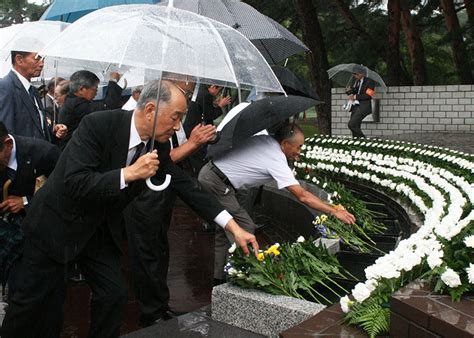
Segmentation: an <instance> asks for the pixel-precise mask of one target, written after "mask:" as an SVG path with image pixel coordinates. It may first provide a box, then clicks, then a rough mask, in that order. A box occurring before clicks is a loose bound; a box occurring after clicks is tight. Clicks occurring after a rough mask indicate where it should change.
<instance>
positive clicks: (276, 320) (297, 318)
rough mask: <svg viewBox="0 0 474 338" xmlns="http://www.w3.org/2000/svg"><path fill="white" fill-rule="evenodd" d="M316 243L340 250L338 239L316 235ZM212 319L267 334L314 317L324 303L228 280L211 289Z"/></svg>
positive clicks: (275, 334) (273, 333)
mask: <svg viewBox="0 0 474 338" xmlns="http://www.w3.org/2000/svg"><path fill="white" fill-rule="evenodd" d="M315 243H316V245H323V246H325V247H326V248H327V249H328V251H329V252H331V253H332V254H335V253H336V252H338V251H339V241H338V240H335V239H326V238H323V239H317V240H316V241H315ZM211 305H212V308H211V313H212V319H213V320H217V321H220V322H224V323H227V324H230V325H233V326H237V327H240V328H242V329H246V330H249V331H252V332H256V333H259V334H263V335H266V336H271V337H277V336H278V334H279V333H280V332H282V331H284V330H286V329H288V328H290V327H293V326H295V325H298V324H299V323H301V322H302V321H304V320H306V319H308V318H310V317H313V316H314V315H316V314H317V313H318V312H320V311H322V310H323V309H324V308H326V306H325V305H321V304H317V303H313V302H309V301H305V300H301V299H296V298H293V297H287V296H276V295H271V294H268V293H265V292H262V291H257V290H253V289H243V288H241V287H237V286H233V285H231V284H230V283H227V284H222V285H219V286H216V287H214V289H213V290H212V304H211Z"/></svg>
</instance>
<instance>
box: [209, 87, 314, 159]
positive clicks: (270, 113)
mask: <svg viewBox="0 0 474 338" xmlns="http://www.w3.org/2000/svg"><path fill="white" fill-rule="evenodd" d="M319 103H321V102H320V101H316V100H313V99H310V98H307V97H303V96H293V95H288V96H270V97H267V98H264V99H262V100H258V101H254V102H252V103H250V104H249V105H248V106H247V107H245V108H244V109H242V110H241V111H240V112H239V113H238V114H237V115H236V116H235V117H234V118H233V119H232V120H230V121H229V122H228V123H227V124H226V125H225V126H224V128H222V130H221V131H220V135H219V140H218V141H217V143H215V144H213V145H211V146H209V148H208V151H207V154H208V156H209V157H211V158H212V157H215V156H217V155H219V154H221V153H224V152H227V151H229V150H230V149H232V148H234V147H236V146H238V145H239V144H242V142H244V141H245V140H246V139H248V138H249V137H252V136H253V135H254V134H256V133H258V132H260V131H262V130H264V129H272V128H274V127H276V126H277V125H278V124H280V123H282V122H283V121H284V120H286V119H287V118H289V117H291V116H293V115H295V114H298V113H300V112H302V111H304V110H306V109H308V108H310V107H313V106H315V105H317V104H319Z"/></svg>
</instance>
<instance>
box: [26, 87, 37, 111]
mask: <svg viewBox="0 0 474 338" xmlns="http://www.w3.org/2000/svg"><path fill="white" fill-rule="evenodd" d="M28 94H29V95H30V98H31V100H32V101H33V104H34V105H35V107H36V97H35V91H34V90H33V86H30V88H29V89H28Z"/></svg>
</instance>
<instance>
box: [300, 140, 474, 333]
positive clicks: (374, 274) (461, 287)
mask: <svg viewBox="0 0 474 338" xmlns="http://www.w3.org/2000/svg"><path fill="white" fill-rule="evenodd" d="M303 150H304V151H303V152H304V153H303V156H302V158H301V162H298V163H295V166H296V168H298V169H302V170H304V171H305V172H306V173H307V174H306V176H305V179H306V180H308V181H309V182H316V181H317V180H318V178H316V177H312V176H311V175H310V174H309V173H311V172H318V173H319V174H321V175H324V176H326V178H327V179H330V178H331V177H345V178H349V179H351V180H358V181H359V182H361V183H370V184H371V186H374V187H378V188H379V189H380V190H384V191H386V192H387V193H388V194H392V195H395V196H396V197H397V198H399V199H400V200H402V202H404V203H406V204H409V205H410V206H413V207H414V208H415V210H416V211H417V212H418V214H419V215H420V216H421V219H422V224H421V225H420V227H419V229H418V230H417V232H416V233H414V234H412V235H411V236H410V237H409V238H407V239H405V240H402V241H400V243H399V245H398V246H397V248H396V249H395V250H393V251H391V252H389V253H388V254H387V255H385V256H382V257H380V258H378V259H377V260H376V262H375V264H373V265H372V266H369V267H367V268H366V269H365V275H366V278H367V280H366V281H365V282H364V283H359V284H357V285H356V286H355V287H354V289H353V290H352V292H351V295H349V296H344V297H342V298H341V299H340V304H341V307H342V309H343V311H344V312H346V313H347V315H346V318H347V319H348V321H349V323H352V324H357V325H360V326H361V327H363V328H364V329H365V330H366V331H367V332H368V333H369V335H370V336H371V337H374V336H376V335H377V334H379V333H381V332H386V331H388V329H389V309H388V301H389V299H390V296H391V295H392V294H393V293H394V292H395V291H396V290H398V289H399V288H401V287H403V286H404V285H406V284H407V283H409V282H410V281H412V280H413V279H416V278H419V277H423V278H429V279H431V280H432V282H433V285H434V288H435V290H436V291H440V292H447V293H449V294H450V295H451V297H452V299H453V300H459V299H460V298H461V297H462V295H463V294H464V293H465V292H469V291H473V290H474V284H473V282H474V276H473V274H474V271H473V270H474V269H473V268H474V264H473V261H474V244H473V241H474V239H473V238H474V237H473V236H474V210H473V205H474V155H472V154H465V153H461V152H458V151H452V150H449V149H445V148H439V147H433V146H426V145H421V144H411V143H405V142H399V141H388V140H375V139H368V140H366V139H350V138H345V137H336V138H331V137H317V138H310V139H308V140H306V146H305V147H304V149H303Z"/></svg>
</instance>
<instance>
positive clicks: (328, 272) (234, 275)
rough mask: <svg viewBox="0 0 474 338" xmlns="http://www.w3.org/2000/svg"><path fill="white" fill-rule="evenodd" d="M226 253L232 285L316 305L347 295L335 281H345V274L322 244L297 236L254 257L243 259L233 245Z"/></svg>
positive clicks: (242, 254) (240, 251) (243, 256)
mask: <svg viewBox="0 0 474 338" xmlns="http://www.w3.org/2000/svg"><path fill="white" fill-rule="evenodd" d="M229 253H230V256H229V262H228V263H227V265H226V267H225V270H226V272H227V274H228V276H229V280H230V282H231V283H233V284H235V285H238V286H241V287H244V288H253V289H259V290H262V291H265V292H268V293H271V294H275V295H286V296H290V297H295V298H299V299H306V300H311V301H314V302H317V303H320V304H332V303H333V301H331V300H330V299H329V298H328V297H327V296H326V295H327V294H332V295H334V296H336V297H337V298H340V297H341V294H346V293H347V290H345V289H344V288H343V287H341V286H340V285H339V284H338V283H337V282H336V278H344V279H345V278H347V276H348V273H347V272H344V271H343V269H342V267H341V266H340V264H339V262H338V261H337V259H336V257H335V256H334V255H332V254H330V253H329V252H328V250H327V249H326V248H325V247H324V246H323V245H315V243H314V242H313V240H312V239H309V240H305V239H304V238H303V237H302V236H300V237H299V238H298V240H297V241H296V242H295V243H284V244H282V245H280V244H278V243H276V244H274V245H272V246H270V247H269V248H267V249H266V250H263V251H261V252H259V254H258V258H256V257H255V256H254V255H249V256H245V255H244V253H243V251H242V249H241V248H237V249H236V248H235V245H233V246H232V247H231V248H230V250H229ZM321 290H324V291H321ZM332 298H334V297H332Z"/></svg>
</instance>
